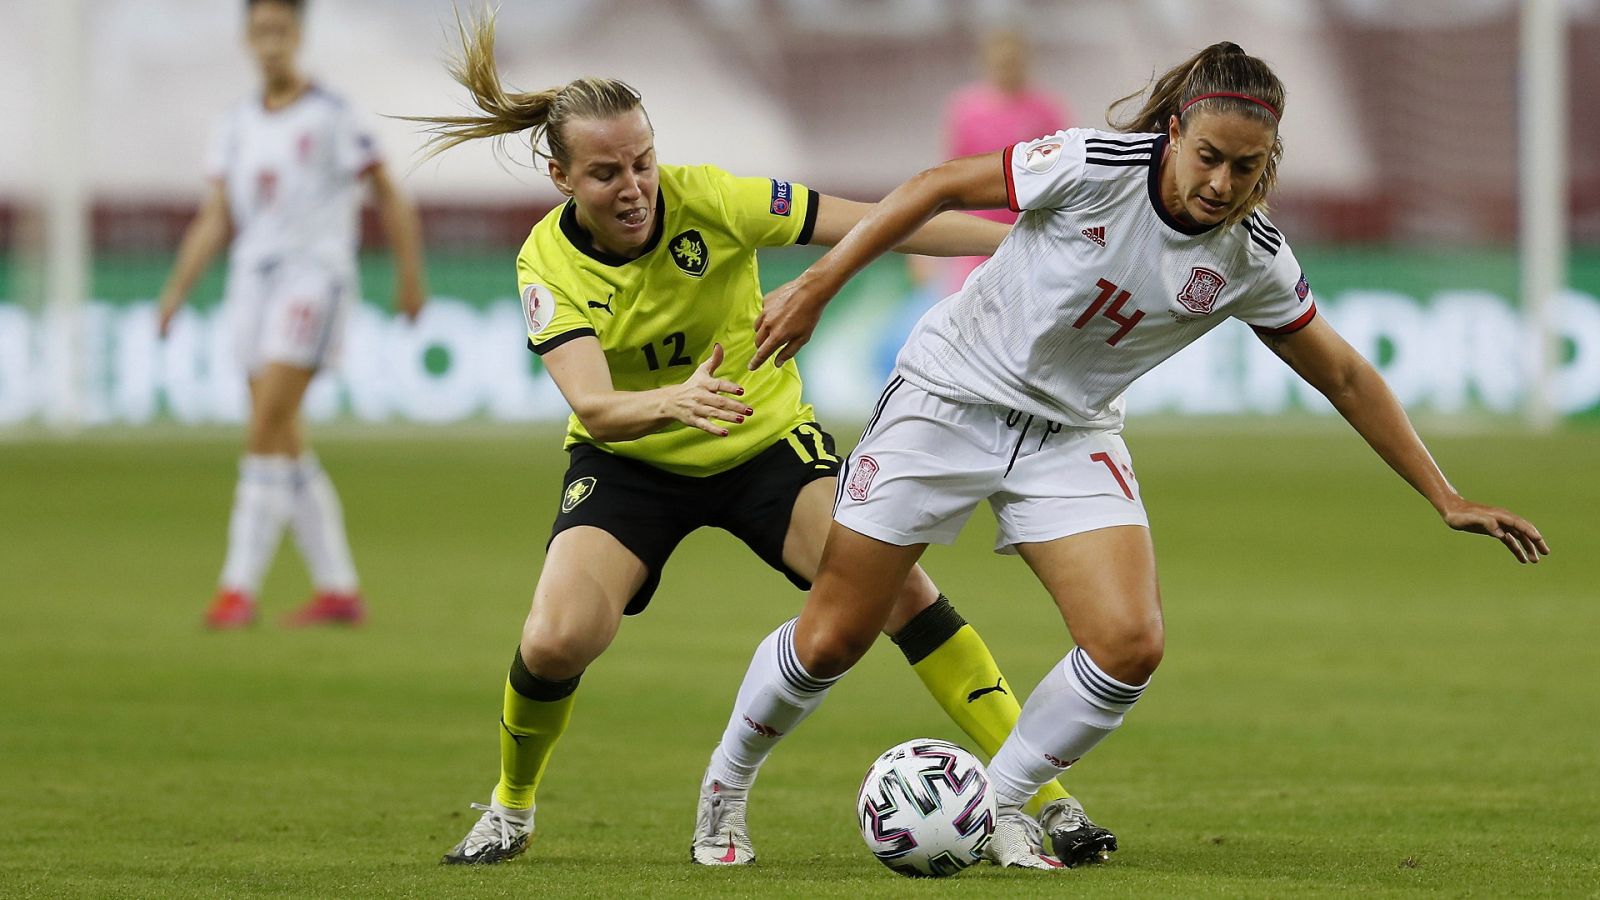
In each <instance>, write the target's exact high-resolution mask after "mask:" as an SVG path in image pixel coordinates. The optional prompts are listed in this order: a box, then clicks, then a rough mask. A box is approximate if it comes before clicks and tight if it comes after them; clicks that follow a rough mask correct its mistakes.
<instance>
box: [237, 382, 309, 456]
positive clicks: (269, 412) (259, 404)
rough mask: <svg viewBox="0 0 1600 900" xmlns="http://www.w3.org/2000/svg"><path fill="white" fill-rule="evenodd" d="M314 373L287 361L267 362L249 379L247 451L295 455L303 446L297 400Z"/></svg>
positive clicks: (303, 392)
mask: <svg viewBox="0 0 1600 900" xmlns="http://www.w3.org/2000/svg"><path fill="white" fill-rule="evenodd" d="M315 375H316V372H314V371H312V370H311V369H307V368H303V367H300V366H295V365H290V364H287V363H268V364H267V365H265V366H262V367H261V368H260V369H258V370H257V371H256V373H255V375H254V376H253V377H252V378H251V379H250V426H249V429H250V430H249V436H248V438H247V443H248V445H249V449H250V452H252V453H265V454H274V455H282V456H297V455H299V453H300V452H301V451H302V450H303V449H304V445H303V442H302V439H301V433H300V432H301V429H300V403H301V401H302V400H304V399H305V395H306V389H307V388H308V387H309V386H310V385H311V379H312V377H313V376H315Z"/></svg>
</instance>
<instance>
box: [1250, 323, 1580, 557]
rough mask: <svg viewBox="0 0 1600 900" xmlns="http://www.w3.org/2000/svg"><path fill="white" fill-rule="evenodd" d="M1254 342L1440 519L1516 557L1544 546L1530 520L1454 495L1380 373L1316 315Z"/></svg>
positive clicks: (1533, 554)
mask: <svg viewBox="0 0 1600 900" xmlns="http://www.w3.org/2000/svg"><path fill="white" fill-rule="evenodd" d="M1261 340H1262V342H1263V343H1265V344H1266V345H1267V346H1268V347H1270V348H1271V349H1272V352H1274V353H1276V354H1278V356H1279V357H1280V358H1281V359H1283V361H1284V362H1286V363H1288V364H1289V367H1290V368H1292V369H1294V371H1295V372H1296V374H1298V375H1299V376H1300V377H1301V378H1304V379H1305V380H1306V382H1307V383H1309V384H1310V385H1311V386H1312V387H1314V388H1316V389H1317V390H1318V391H1321V392H1322V395H1323V396H1325V397H1327V398H1328V401H1329V402H1330V403H1332V404H1333V407H1334V409H1337V410H1338V411H1339V415H1341V416H1344V418H1345V421H1347V422H1349V423H1350V425H1351V426H1352V427H1354V428H1355V430H1356V431H1357V433H1359V434H1360V435H1361V437H1362V439H1364V440H1365V441H1366V442H1367V444H1368V445H1369V446H1371V447H1372V449H1373V450H1375V451H1377V453H1378V455H1379V456H1381V457H1382V458H1383V461H1384V462H1386V463H1388V464H1389V468H1391V469H1394V470H1395V472H1397V473H1399V475H1400V477H1401V478H1404V479H1405V480H1406V483H1407V484H1409V485H1411V486H1412V487H1413V488H1416V490H1417V493H1419V494H1421V495H1422V496H1423V497H1425V498H1427V500H1428V502H1429V503H1431V504H1433V508H1434V509H1435V510H1437V511H1438V513H1439V517H1440V518H1442V519H1444V522H1445V524H1446V525H1449V526H1450V527H1451V528H1454V529H1456V530H1457V531H1471V532H1476V533H1478V534H1487V535H1489V536H1490V537H1493V538H1496V539H1498V540H1499V541H1500V542H1501V543H1503V544H1505V545H1506V548H1507V549H1508V550H1510V551H1511V553H1512V555H1513V556H1515V557H1516V558H1517V561H1518V562H1533V563H1536V562H1538V561H1539V557H1540V556H1541V555H1545V554H1548V553H1549V552H1550V547H1549V545H1548V544H1546V543H1545V540H1544V538H1543V537H1542V536H1541V535H1540V534H1539V530H1538V529H1537V528H1535V527H1533V523H1531V522H1529V521H1528V520H1526V519H1524V518H1522V517H1520V516H1517V515H1515V514H1513V513H1511V512H1510V511H1509V510H1504V509H1501V508H1499V507H1496V506H1485V505H1483V504H1481V503H1474V502H1472V501H1471V500H1468V499H1466V498H1465V497H1462V496H1461V495H1460V494H1458V493H1456V489H1455V488H1454V487H1452V486H1451V485H1450V482H1449V481H1447V480H1445V477H1444V473H1443V472H1441V471H1440V470H1439V466H1438V464H1436V463H1435V462H1434V461H1433V457H1432V456H1431V455H1430V454H1429V453H1428V448H1427V447H1425V446H1423V444H1422V438H1420V437H1418V436H1417V432H1416V429H1414V428H1412V427H1411V420H1410V419H1409V418H1407V417H1406V413H1405V410H1404V409H1403V408H1402V407H1401V406H1400V401H1399V400H1397V399H1395V396H1394V394H1393V393H1392V392H1391V391H1390V390H1389V386H1388V385H1387V384H1385V383H1384V381H1383V376H1381V375H1379V374H1378V371H1377V370H1376V369H1374V368H1373V367H1372V364H1371V363H1369V362H1367V361H1366V360H1365V359H1363V358H1362V356H1361V354H1359V353H1357V352H1356V351H1355V349H1354V348H1353V347H1351V346H1350V345H1349V344H1348V343H1346V342H1345V340H1344V338H1342V337H1340V336H1339V333H1338V332H1336V331H1334V330H1333V326H1331V325H1329V324H1328V323H1327V322H1326V321H1324V320H1323V319H1322V318H1321V317H1320V316H1319V317H1317V318H1315V319H1312V320H1311V324H1309V325H1307V326H1306V327H1304V328H1302V329H1300V330H1299V331H1296V332H1294V333H1293V334H1286V335H1265V334H1263V335H1261Z"/></svg>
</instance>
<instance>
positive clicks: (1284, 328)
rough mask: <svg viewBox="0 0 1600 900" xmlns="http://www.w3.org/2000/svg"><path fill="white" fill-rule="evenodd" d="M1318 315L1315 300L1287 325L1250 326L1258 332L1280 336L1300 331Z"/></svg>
mask: <svg viewBox="0 0 1600 900" xmlns="http://www.w3.org/2000/svg"><path fill="white" fill-rule="evenodd" d="M1316 317H1317V304H1316V303H1314V302H1313V303H1312V304H1311V308H1310V309H1308V310H1306V311H1305V312H1303V313H1301V314H1300V316H1299V317H1298V318H1296V319H1295V320H1294V321H1293V322H1290V323H1289V324H1287V325H1279V326H1278V327H1277V328H1256V326H1254V325H1251V326H1250V327H1251V328H1255V331H1256V334H1270V335H1272V336H1274V337H1279V336H1282V335H1285V334H1294V333H1295V332H1296V331H1299V330H1300V329H1302V328H1304V327H1306V326H1307V325H1310V324H1311V320H1312V319H1315V318H1316Z"/></svg>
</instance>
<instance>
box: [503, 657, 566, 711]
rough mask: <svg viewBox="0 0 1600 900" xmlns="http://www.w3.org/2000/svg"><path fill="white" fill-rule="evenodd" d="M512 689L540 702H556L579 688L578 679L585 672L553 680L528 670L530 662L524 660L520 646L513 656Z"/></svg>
mask: <svg viewBox="0 0 1600 900" xmlns="http://www.w3.org/2000/svg"><path fill="white" fill-rule="evenodd" d="M509 677H510V680H511V689H512V690H514V691H516V692H517V693H519V694H521V695H522V696H524V697H527V698H528V699H529V700H537V701H539V702H540V703H554V702H555V701H557V700H561V699H563V698H566V697H569V696H571V695H572V692H573V691H575V690H577V689H578V679H580V678H582V677H583V673H582V672H579V673H578V674H576V675H574V676H572V677H571V678H568V679H566V680H564V681H551V680H550V679H548V678H540V677H539V676H537V675H535V674H533V673H532V672H530V671H528V664H527V663H525V662H523V661H522V648H521V647H518V648H517V652H516V655H515V656H513V657H511V675H510V676H509Z"/></svg>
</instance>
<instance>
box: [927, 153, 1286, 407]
mask: <svg viewBox="0 0 1600 900" xmlns="http://www.w3.org/2000/svg"><path fill="white" fill-rule="evenodd" d="M1166 145H1167V138H1166V136H1165V135H1159V134H1118V133H1113V132H1105V131H1096V130H1093V129H1086V128H1073V129H1069V130H1067V131H1061V132H1057V133H1056V134H1054V135H1051V136H1049V137H1045V138H1042V139H1039V140H1035V141H1027V142H1024V143H1020V144H1017V145H1015V146H1013V147H1011V148H1009V149H1007V150H1006V151H1005V152H1004V153H1003V154H1002V156H1003V158H1004V165H1005V179H1006V190H1007V193H1008V195H1009V198H1010V204H1011V208H1012V209H1014V210H1017V211H1019V212H1022V216H1021V218H1019V219H1018V220H1017V224H1016V226H1015V227H1014V228H1013V229H1012V231H1011V233H1010V234H1009V235H1008V236H1007V237H1006V239H1005V241H1004V242H1003V243H1002V244H1001V245H1000V249H999V251H998V252H996V253H995V255H994V257H993V258H992V259H990V260H989V261H988V262H986V263H984V264H983V266H982V267H980V268H979V269H978V271H977V272H976V273H974V275H973V276H972V277H971V278H969V279H968V280H967V283H966V284H965V285H964V286H963V287H962V289H961V290H960V291H959V292H957V293H955V294H953V295H951V296H949V297H947V298H945V299H944V300H943V301H941V302H940V303H939V304H938V305H937V306H935V307H934V308H933V309H931V310H929V311H928V313H927V314H926V315H925V316H923V317H922V320H921V321H920V322H918V323H917V326H916V328H915V329H913V331H912V334H911V336H910V338H908V339H907V343H906V346H905V348H904V349H903V350H901V352H900V357H899V360H898V363H897V365H898V368H899V371H900V373H901V374H902V375H904V376H905V378H906V380H907V381H910V382H912V383H913V384H916V385H918V386H919V387H921V388H923V389H924V390H926V391H929V392H930V393H933V394H937V395H940V396H943V397H946V398H949V399H951V400H958V401H962V402H966V403H987V404H993V405H996V406H1003V407H1008V408H1010V409H1015V410H1020V411H1021V412H1023V413H1027V414H1030V415H1034V416H1039V417H1042V418H1045V419H1048V420H1050V421H1052V422H1058V423H1061V424H1065V425H1071V426H1076V427H1092V428H1108V429H1116V428H1119V427H1120V426H1121V424H1122V417H1123V402H1122V393H1123V391H1125V390H1126V389H1127V387H1128V385H1130V384H1132V383H1133V381H1134V379H1136V378H1138V377H1139V376H1140V375H1143V374H1144V373H1145V372H1148V371H1149V370H1150V369H1152V368H1154V367H1155V366H1156V364H1157V363H1160V362H1161V361H1162V360H1164V359H1166V358H1167V357H1169V356H1171V355H1173V354H1174V353H1177V352H1178V351H1179V350H1182V349H1183V348H1184V347H1186V346H1188V345H1189V344H1190V343H1191V342H1193V341H1194V340H1196V339H1197V338H1199V337H1200V336H1201V335H1203V334H1205V333H1206V332H1207V331H1210V330H1211V329H1212V328H1213V327H1215V326H1216V325H1217V323H1219V322H1221V321H1222V320H1223V319H1226V318H1229V317H1235V318H1238V319H1242V320H1243V321H1245V322H1246V323H1248V324H1249V325H1251V326H1252V327H1254V328H1255V329H1257V330H1258V331H1264V332H1271V333H1280V334H1286V333H1289V332H1292V331H1295V330H1298V329H1300V328H1303V327H1304V326H1305V325H1306V324H1308V323H1309V322H1310V321H1311V319H1312V318H1313V317H1314V316H1315V315H1316V303H1315V302H1314V300H1313V298H1312V296H1311V290H1310V287H1309V286H1308V284H1307V282H1306V279H1305V276H1304V274H1303V273H1302V272H1301V271H1300V266H1299V264H1298V263H1297V262H1295V258H1294V254H1293V253H1292V252H1290V250H1289V246H1288V244H1287V243H1285V241H1284V239H1283V235H1282V234H1281V233H1279V231H1278V230H1277V229H1276V228H1274V227H1272V223H1271V222H1268V221H1267V219H1266V217H1265V216H1262V215H1260V214H1251V215H1250V216H1249V217H1248V218H1246V219H1245V220H1244V221H1242V222H1240V223H1239V224H1237V225H1234V226H1232V227H1227V228H1222V227H1209V228H1208V227H1190V226H1186V225H1184V224H1183V223H1181V222H1179V221H1178V220H1176V219H1174V218H1173V217H1172V216H1170V215H1169V214H1168V213H1167V211H1166V208H1165V207H1164V206H1163V205H1162V202H1161V197H1160V165H1161V158H1162V155H1163V153H1164V152H1165V150H1166Z"/></svg>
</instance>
